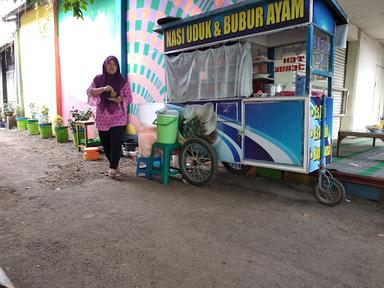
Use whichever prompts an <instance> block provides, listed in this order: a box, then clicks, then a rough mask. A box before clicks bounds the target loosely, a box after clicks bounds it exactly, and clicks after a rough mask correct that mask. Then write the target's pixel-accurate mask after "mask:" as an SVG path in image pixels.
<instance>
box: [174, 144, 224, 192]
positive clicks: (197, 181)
mask: <svg viewBox="0 0 384 288" xmlns="http://www.w3.org/2000/svg"><path fill="white" fill-rule="evenodd" d="M179 165H180V170H181V174H182V175H183V178H184V179H185V180H186V181H187V182H188V183H190V184H192V185H198V186H203V185H206V184H208V183H210V182H212V181H213V179H214V178H215V177H216V174H217V155H216V151H215V150H214V149H213V148H212V146H211V145H210V144H209V143H208V142H207V141H205V140H203V139H200V138H193V139H190V140H188V141H186V142H185V143H184V144H183V146H182V147H181V149H180V155H179Z"/></svg>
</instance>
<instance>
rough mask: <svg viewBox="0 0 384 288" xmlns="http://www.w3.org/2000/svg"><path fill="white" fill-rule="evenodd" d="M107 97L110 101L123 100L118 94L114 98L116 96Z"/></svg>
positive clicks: (118, 101)
mask: <svg viewBox="0 0 384 288" xmlns="http://www.w3.org/2000/svg"><path fill="white" fill-rule="evenodd" d="M107 99H108V100H109V101H112V102H116V103H120V102H121V101H122V98H121V96H117V97H116V98H114V97H108V98H107Z"/></svg>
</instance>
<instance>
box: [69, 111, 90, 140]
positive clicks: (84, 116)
mask: <svg viewBox="0 0 384 288" xmlns="http://www.w3.org/2000/svg"><path fill="white" fill-rule="evenodd" d="M69 117H70V118H69V119H68V124H69V126H70V127H71V131H72V139H73V144H74V145H75V146H76V147H78V146H79V143H78V141H77V137H76V125H75V123H76V122H77V121H87V120H90V119H91V118H92V117H93V112H92V110H91V109H90V108H88V109H87V110H79V109H74V108H73V107H72V110H70V111H69ZM79 138H80V139H84V130H83V129H80V130H79Z"/></svg>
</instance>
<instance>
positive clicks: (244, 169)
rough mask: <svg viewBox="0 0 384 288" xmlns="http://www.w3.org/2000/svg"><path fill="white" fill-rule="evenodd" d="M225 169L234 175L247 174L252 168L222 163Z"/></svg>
mask: <svg viewBox="0 0 384 288" xmlns="http://www.w3.org/2000/svg"><path fill="white" fill-rule="evenodd" d="M222 163H223V166H224V167H225V169H227V170H228V171H229V172H231V173H233V174H245V173H246V172H247V171H248V170H249V168H251V166H248V165H243V164H237V163H228V162H222Z"/></svg>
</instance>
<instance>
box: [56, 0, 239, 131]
mask: <svg viewBox="0 0 384 288" xmlns="http://www.w3.org/2000/svg"><path fill="white" fill-rule="evenodd" d="M126 1H127V2H126V4H127V12H126V18H127V26H126V28H127V55H121V30H120V29H121V22H120V21H121V10H120V9H121V1H120V0H115V1H111V0H98V1H95V2H94V4H92V5H90V6H89V7H88V10H87V11H84V20H78V19H75V18H73V17H72V15H71V14H70V13H66V14H65V13H63V12H59V49H60V65H61V80H62V108H63V109H62V110H63V116H64V118H67V116H68V112H69V110H70V109H71V108H72V107H76V108H79V109H83V108H86V107H87V97H86V94H85V90H86V88H87V87H88V85H89V84H90V83H91V81H92V79H93V77H94V76H95V75H96V74H98V73H101V66H102V62H103V60H104V59H105V57H106V56H108V55H111V54H112V55H116V56H117V57H118V58H119V60H120V62H122V61H121V60H123V59H122V58H124V57H127V59H126V60H127V63H128V65H127V67H125V68H126V71H127V73H128V75H127V76H128V80H129V82H130V86H131V90H132V94H133V99H134V102H133V103H132V104H131V105H130V107H129V113H130V120H129V121H130V123H132V124H133V126H134V127H135V129H133V131H134V130H137V129H139V128H140V124H139V121H138V119H137V110H138V104H140V103H150V102H162V101H164V99H165V95H166V87H165V74H164V54H163V51H164V49H163V47H164V43H163V37H162V35H159V34H157V33H155V32H153V28H154V26H155V25H156V22H157V19H159V18H162V17H164V16H178V17H182V18H184V17H187V16H192V15H196V14H200V13H202V12H206V11H210V10H213V9H217V8H220V7H224V6H228V5H231V4H235V3H238V2H242V1H236V0H173V1H171V0H126ZM60 2H61V1H60ZM60 2H59V4H60ZM131 131H132V130H131Z"/></svg>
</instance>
